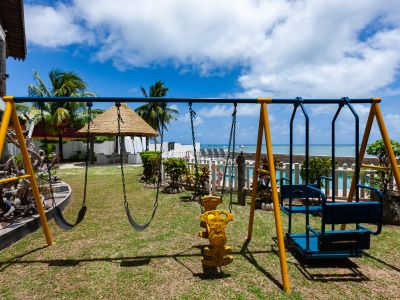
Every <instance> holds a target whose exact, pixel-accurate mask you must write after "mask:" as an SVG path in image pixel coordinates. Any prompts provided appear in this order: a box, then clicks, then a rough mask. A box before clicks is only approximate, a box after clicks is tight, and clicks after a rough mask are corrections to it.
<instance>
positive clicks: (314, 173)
mask: <svg viewBox="0 0 400 300" xmlns="http://www.w3.org/2000/svg"><path fill="white" fill-rule="evenodd" d="M331 166H332V159H330V158H319V157H314V158H311V159H310V165H309V173H308V181H309V183H318V182H319V179H320V177H321V176H329V175H330V174H331V170H332V168H331ZM300 176H301V178H303V179H305V178H306V161H305V160H303V161H302V162H301V167H300ZM320 184H321V186H323V181H321V182H320Z"/></svg>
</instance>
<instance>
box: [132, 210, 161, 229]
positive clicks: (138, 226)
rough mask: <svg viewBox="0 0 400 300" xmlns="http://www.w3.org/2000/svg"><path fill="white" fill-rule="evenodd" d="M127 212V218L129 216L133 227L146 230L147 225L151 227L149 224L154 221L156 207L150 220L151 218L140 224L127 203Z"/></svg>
mask: <svg viewBox="0 0 400 300" xmlns="http://www.w3.org/2000/svg"><path fill="white" fill-rule="evenodd" d="M125 212H126V216H127V218H128V221H129V224H131V226H132V227H133V228H135V229H136V230H138V231H143V230H145V229H146V228H147V227H149V225H150V224H151V221H153V218H154V215H155V214H156V209H154V210H153V213H152V215H151V218H150V220H149V221H148V222H147V223H145V224H139V223H137V222H136V221H135V220H134V219H133V217H132V215H131V212H130V210H129V207H128V206H127V205H125Z"/></svg>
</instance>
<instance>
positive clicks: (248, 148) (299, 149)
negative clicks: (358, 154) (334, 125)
mask: <svg viewBox="0 0 400 300" xmlns="http://www.w3.org/2000/svg"><path fill="white" fill-rule="evenodd" d="M205 148H225V150H227V149H228V145H225V144H202V145H201V149H205ZM272 150H273V152H274V154H289V145H283V144H277V145H273V146H272ZM239 151H243V152H247V153H255V152H256V145H238V146H236V149H235V152H239ZM262 153H266V151H265V146H263V147H262ZM293 154H299V155H304V154H305V147H304V145H294V146H293ZM331 154H332V147H331V145H324V144H314V145H310V155H318V156H331ZM335 155H336V156H337V157H340V156H342V157H354V156H355V147H354V145H336V148H335ZM365 157H373V156H370V155H368V154H365Z"/></svg>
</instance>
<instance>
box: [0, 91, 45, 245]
mask: <svg viewBox="0 0 400 300" xmlns="http://www.w3.org/2000/svg"><path fill="white" fill-rule="evenodd" d="M3 101H4V102H5V103H6V108H5V110H4V115H3V119H2V120H1V125H0V153H3V149H4V145H5V143H6V135H7V129H8V126H9V125H10V121H11V122H12V124H13V127H14V130H15V133H16V135H17V139H18V144H19V147H20V150H21V154H22V158H23V161H24V165H25V172H26V175H23V176H19V177H12V178H6V179H3V180H0V183H7V182H11V181H15V180H20V179H22V178H27V179H29V181H30V183H31V188H32V193H33V196H34V198H35V202H36V207H37V210H38V213H39V219H40V223H41V224H42V228H43V232H44V236H45V238H46V242H47V245H49V246H51V245H52V244H53V241H52V238H51V233H50V230H49V225H48V223H47V219H46V213H45V211H44V208H43V205H42V201H41V197H40V192H39V188H38V185H37V182H36V177H35V173H34V171H33V168H32V163H31V159H30V157H29V153H28V149H27V147H26V141H25V138H24V135H23V133H22V128H21V124H20V122H19V119H18V115H17V110H16V108H15V104H14V101H13V97H9V96H6V97H3Z"/></svg>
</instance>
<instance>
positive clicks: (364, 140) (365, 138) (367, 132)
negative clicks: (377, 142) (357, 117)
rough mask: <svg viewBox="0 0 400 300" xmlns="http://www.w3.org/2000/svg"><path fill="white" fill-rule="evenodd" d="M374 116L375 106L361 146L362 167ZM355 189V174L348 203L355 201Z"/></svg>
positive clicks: (370, 113) (360, 159) (371, 110)
mask: <svg viewBox="0 0 400 300" xmlns="http://www.w3.org/2000/svg"><path fill="white" fill-rule="evenodd" d="M374 116H375V110H374V108H373V106H372V105H371V109H370V110H369V115H368V120H367V124H366V125H365V130H364V135H363V139H362V142H361V146H360V154H359V156H358V162H359V164H360V165H361V164H362V162H363V160H364V154H365V151H366V150H367V144H368V138H369V134H370V132H371V127H372V123H373V122H374ZM355 189H356V180H355V173H354V175H353V178H352V180H351V187H350V191H349V195H348V196H347V201H348V202H351V201H352V200H353V197H354V191H355Z"/></svg>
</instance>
